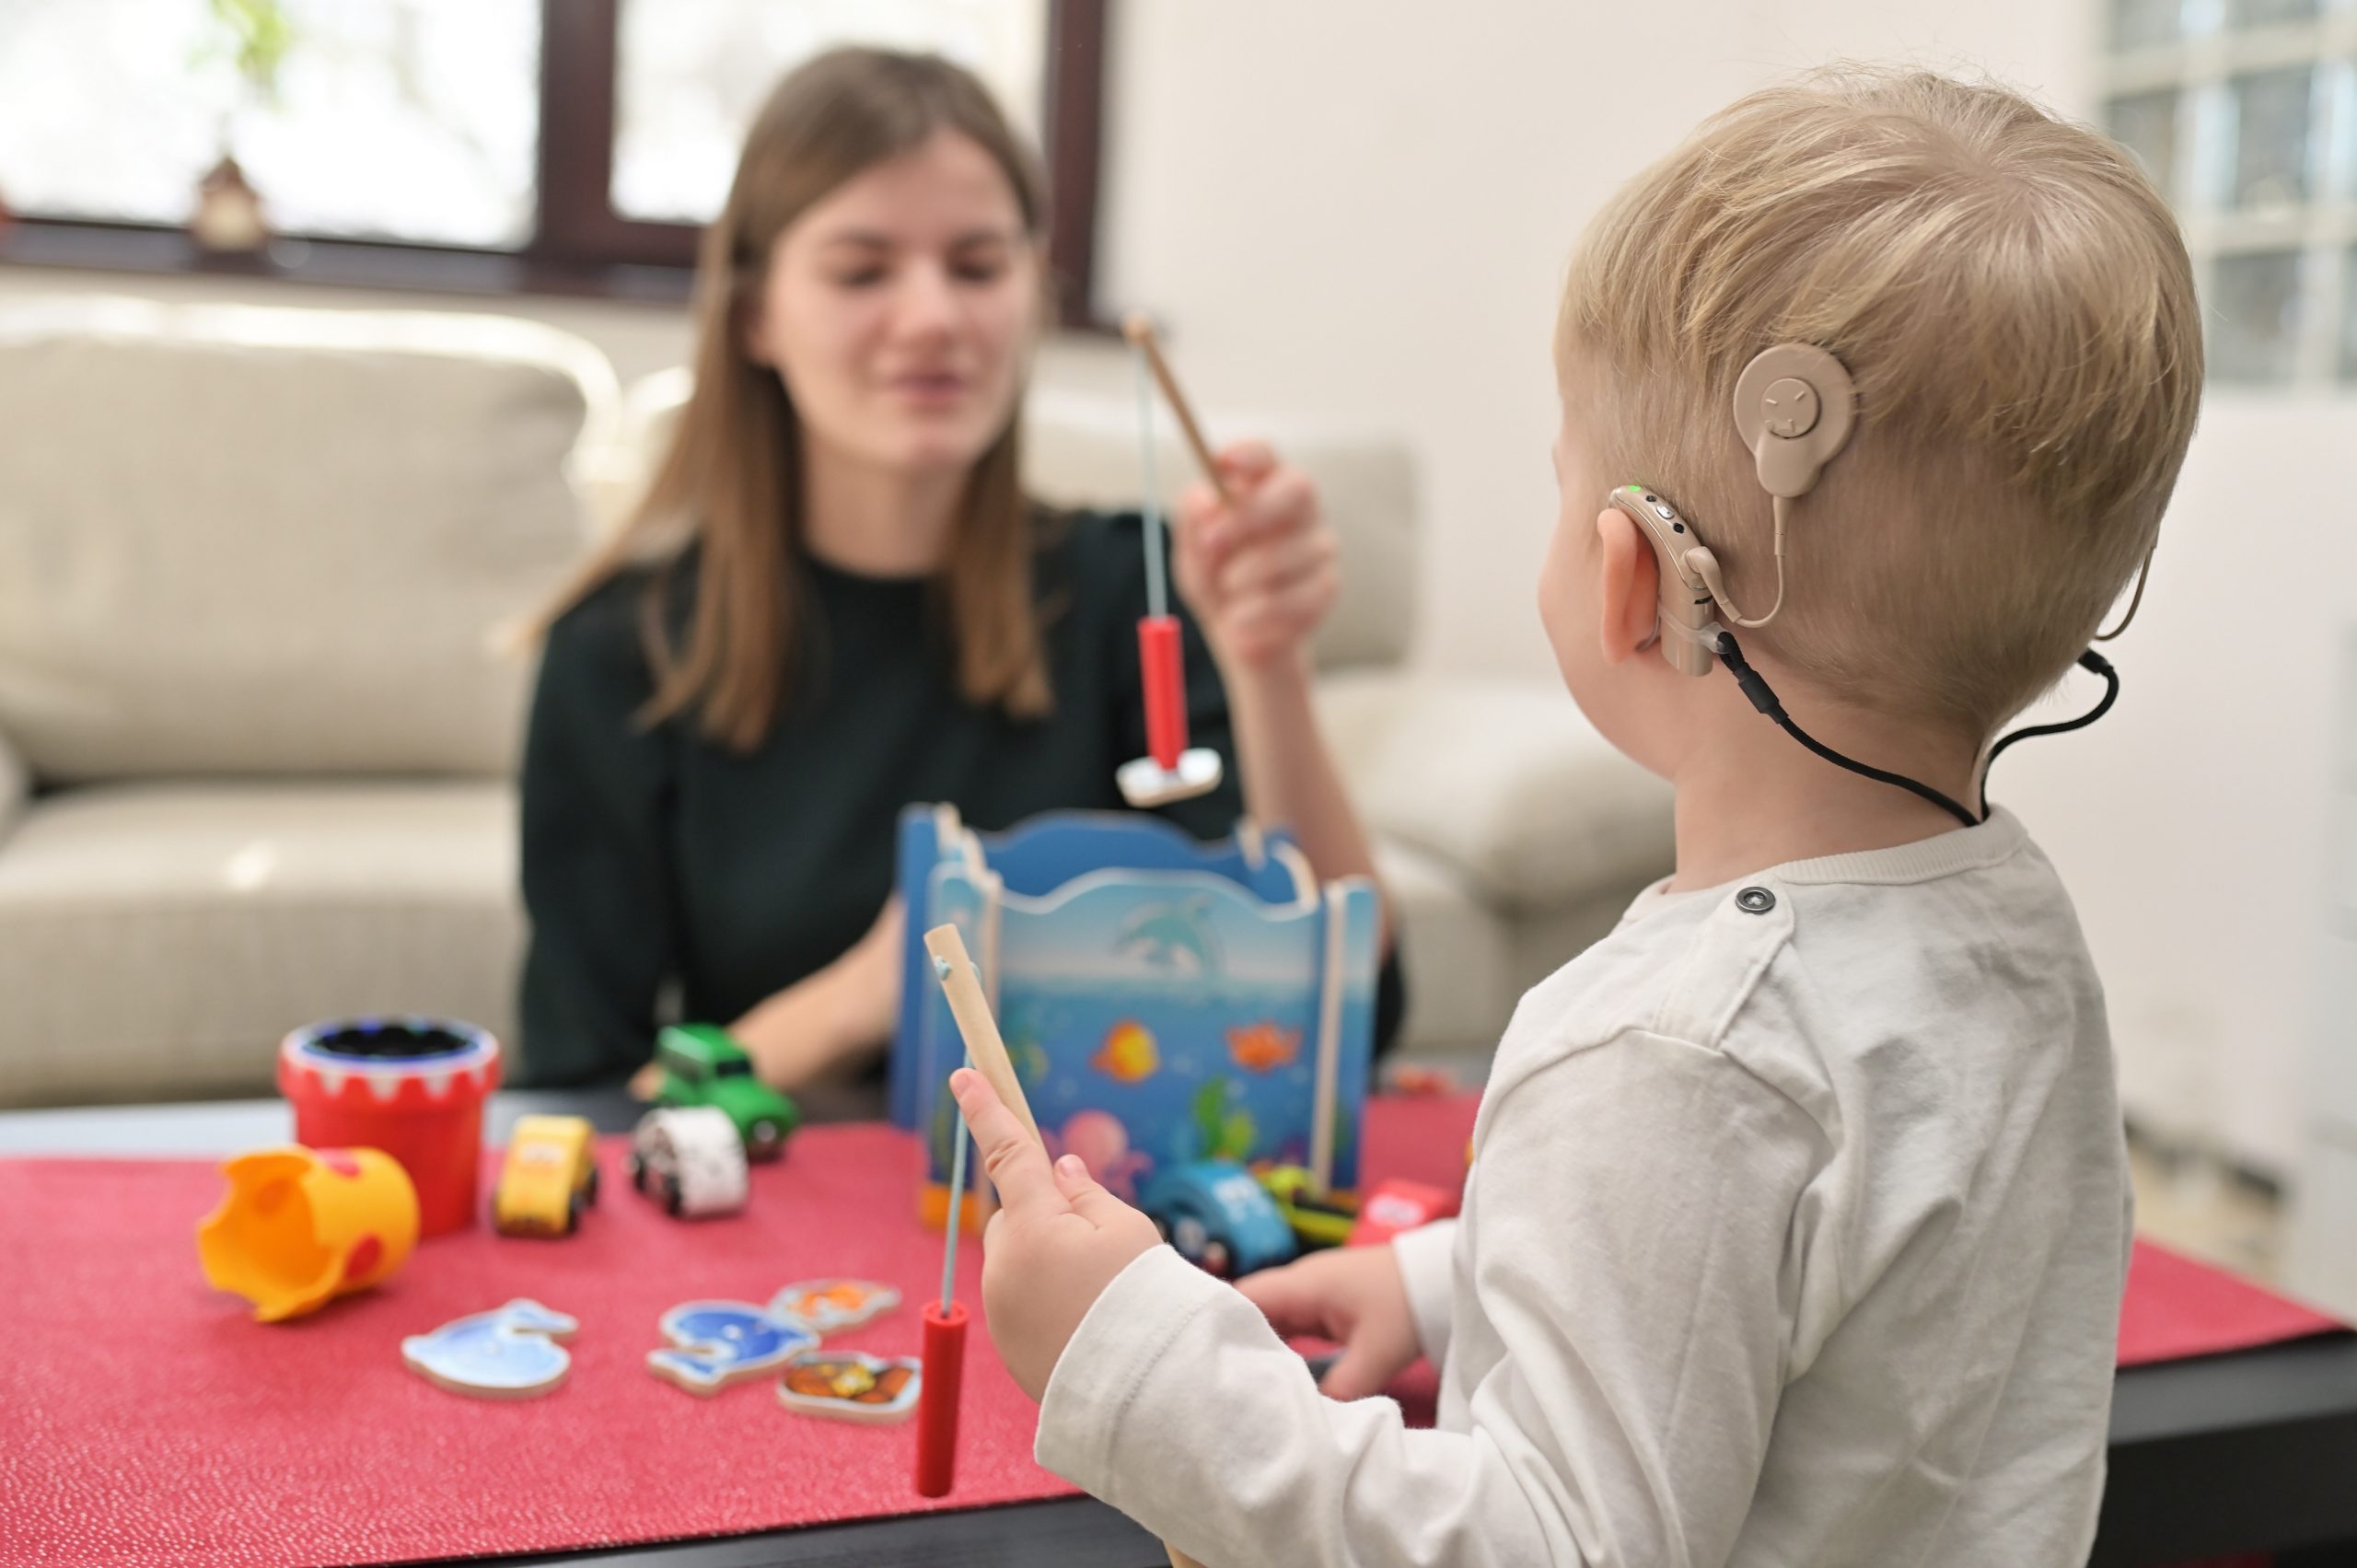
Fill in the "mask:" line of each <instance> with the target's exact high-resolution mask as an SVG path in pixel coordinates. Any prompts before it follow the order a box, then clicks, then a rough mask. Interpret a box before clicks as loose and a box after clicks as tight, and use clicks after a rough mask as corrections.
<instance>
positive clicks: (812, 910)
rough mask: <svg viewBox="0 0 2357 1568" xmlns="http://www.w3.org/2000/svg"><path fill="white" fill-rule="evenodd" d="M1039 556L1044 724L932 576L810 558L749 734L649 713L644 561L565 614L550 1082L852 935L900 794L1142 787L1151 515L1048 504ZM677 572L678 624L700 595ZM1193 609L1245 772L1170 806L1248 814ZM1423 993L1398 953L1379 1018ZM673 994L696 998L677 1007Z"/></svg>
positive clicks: (873, 895) (983, 812) (544, 994)
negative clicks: (971, 683)
mask: <svg viewBox="0 0 2357 1568" xmlns="http://www.w3.org/2000/svg"><path fill="white" fill-rule="evenodd" d="M1039 528H1040V535H1039V538H1040V543H1039V551H1038V553H1037V555H1036V557H1035V560H1036V565H1035V569H1034V583H1035V593H1036V595H1037V600H1038V603H1039V606H1040V612H1041V621H1042V628H1043V636H1044V638H1045V642H1046V658H1047V666H1048V673H1049V679H1050V684H1051V690H1052V691H1053V692H1054V708H1053V711H1052V712H1051V714H1049V715H1048V716H1047V717H1046V718H1044V719H1041V720H1038V721H1031V722H1025V721H1018V720H1016V719H1012V718H1010V717H1008V716H1007V715H1006V714H1004V711H1002V710H1000V709H998V708H995V707H992V708H977V707H975V706H973V705H971V704H970V703H967V702H966V701H965V699H964V698H963V697H962V696H961V695H960V694H959V693H958V686H957V679H956V672H955V668H954V663H953V659H954V649H953V648H952V646H951V645H950V644H949V641H948V638H947V635H946V631H945V630H944V629H943V628H941V627H940V626H939V625H938V617H937V616H936V615H935V614H934V613H933V609H932V594H931V592H930V590H929V586H928V582H927V580H926V579H924V578H918V577H911V578H879V577H866V576H861V575H856V574H853V573H850V572H844V571H841V570H837V569H835V568H832V567H829V566H826V565H824V564H822V563H819V562H816V561H811V562H808V563H807V584H808V589H809V591H808V593H807V598H806V599H805V602H806V603H807V605H809V606H810V607H811V609H812V610H815V612H816V613H815V614H813V615H810V616H808V617H807V618H805V620H804V621H803V623H802V624H803V626H804V627H805V628H806V630H805V632H804V633H802V635H803V648H804V650H805V652H804V656H803V658H802V660H801V662H800V664H799V665H798V667H797V668H798V669H799V670H800V671H801V672H802V673H801V675H800V676H799V677H798V678H797V679H796V681H795V689H794V690H793V691H791V692H790V693H789V695H788V698H787V700H786V701H785V703H784V704H783V705H782V708H781V711H780V714H779V715H778V718H777V720H776V722H775V723H774V724H773V725H772V726H771V729H770V733H769V735H768V737H767V738H765V739H764V740H763V741H762V742H761V746H760V748H759V749H756V750H755V751H753V752H751V753H750V754H749V755H743V756H740V755H737V753H735V752H733V751H731V750H729V749H726V748H725V747H723V746H722V745H720V744H719V743H718V742H716V741H714V740H712V739H710V738H707V737H706V736H704V735H703V734H702V731H701V729H700V728H699V727H698V724H697V721H696V719H695V718H694V716H693V714H692V713H690V714H682V715H678V716H674V717H672V718H669V719H667V720H665V721H663V722H662V723H659V724H657V725H655V726H652V727H649V726H644V724H642V723H641V722H640V721H639V720H638V719H637V717H636V716H635V715H636V714H637V713H638V712H639V710H640V709H641V708H642V707H643V706H644V703H646V702H647V700H648V698H649V697H650V696H651V695H652V693H653V691H654V677H653V672H652V670H651V668H650V667H649V666H648V663H647V660H646V655H645V650H644V645H643V644H642V643H641V641H640V633H639V627H640V616H641V604H642V601H643V598H644V594H645V592H646V590H647V586H648V582H649V576H648V574H647V573H646V572H644V571H639V572H632V573H625V574H623V575H620V576H617V577H616V578H614V579H613V580H612V581H610V582H609V583H606V584H605V585H603V586H602V587H599V588H598V590H597V591H596V592H594V593H593V594H591V595H590V597H589V598H586V599H585V600H584V601H583V602H582V603H581V604H579V605H577V606H575V608H574V609H573V610H568V611H567V612H566V613H565V614H564V615H563V617H561V618H560V619H559V620H558V621H557V622H556V624H555V625H554V626H553V627H552V628H551V630H550V633H549V637H548V644H547V648H546V650H545V653H544V655H543V657H542V660H541V665H540V682H539V687H538V690H537V691H536V692H535V694H534V697H533V701H532V714H531V722H530V727H529V730H528V734H527V738H526V742H525V751H524V776H523V812H524V822H523V872H524V902H525V905H526V907H527V909H528V912H529V913H530V915H531V923H532V940H531V948H530V953H529V956H528V958H527V959H526V962H525V967H524V985H523V1040H522V1041H521V1044H522V1052H521V1054H522V1059H523V1066H524V1069H525V1074H526V1076H527V1078H528V1081H529V1082H531V1083H533V1084H539V1085H549V1084H575V1083H585V1082H589V1081H592V1080H597V1079H601V1078H611V1077H619V1076H621V1074H626V1073H629V1072H631V1071H633V1069H635V1068H637V1067H638V1066H639V1065H640V1064H641V1063H644V1062H645V1061H646V1059H647V1057H648V1056H649V1055H650V1054H651V1053H652V1051H653V1049H654V1039H655V1029H656V1016H657V1006H658V1001H657V998H658V995H659V994H660V993H662V992H664V991H665V990H666V988H667V987H668V986H670V985H673V984H676V986H677V989H678V1004H677V1008H676V1016H679V1017H682V1018H688V1019H697V1020H706V1021H711V1022H715V1023H722V1024H726V1023H728V1022H729V1021H731V1020H733V1019H735V1018H737V1017H738V1016H741V1015H742V1014H744V1013H745V1012H747V1011H748V1010H749V1009H750V1008H751V1007H753V1006H754V1005H756V1004H758V1003H760V1002H761V1001H762V1000H763V999H764V998H766V997H768V996H770V995H772V993H776V992H778V991H780V990H783V989H784V988H785V987H786V986H788V985H791V984H793V983H794V982H795V981H798V980H801V979H802V978H803V977H805V976H807V975H808V974H811V973H812V972H814V971H816V970H819V969H822V968H824V967H825V966H826V965H828V964H829V963H831V962H832V961H833V960H834V959H835V958H839V957H841V956H842V953H843V952H844V951H845V950H847V949H848V948H849V947H851V946H852V944H853V943H854V942H856V941H857V940H858V939H859V938H860V937H861V936H862V935H865V933H866V931H867V929H868V928H869V926H871V925H872V924H873V923H875V920H876V915H877V912H878V911H879V910H881V909H882V908H883V907H884V902H885V900H886V899H887V898H888V897H889V896H890V893H891V890H892V871H893V856H894V851H895V840H896V832H897V823H898V819H899V816H900V808H901V807H904V806H906V805H908V804H910V803H911V802H915V801H924V802H934V801H947V802H949V803H951V804H952V805H954V806H956V807H957V808H958V815H959V816H960V817H961V818H962V819H964V820H965V821H966V822H967V823H968V824H969V825H970V826H973V827H976V828H979V829H982V830H999V829H1004V828H1006V827H1009V826H1011V825H1012V824H1014V823H1015V822H1016V821H1019V820H1020V819H1023V818H1026V817H1029V816H1032V815H1034V814H1036V813H1038V812H1040V811H1046V810H1051V809H1057V808H1096V809H1102V810H1120V809H1124V808H1125V807H1124V804H1123V802H1122V800H1121V797H1120V791H1119V790H1118V789H1117V788H1116V787H1115V785H1114V782H1113V772H1114V770H1115V769H1116V768H1117V767H1118V766H1120V764H1121V763H1123V762H1126V761H1129V760H1130V759H1132V758H1133V757H1137V756H1141V755H1143V754H1144V751H1145V749H1146V746H1145V715H1144V700H1143V698H1142V696H1141V694H1140V684H1139V672H1138V648H1137V630H1136V628H1137V621H1138V618H1139V617H1140V616H1141V615H1143V614H1144V612H1145V571H1144V551H1143V547H1142V543H1141V531H1142V530H1141V525H1140V523H1139V520H1138V519H1137V518H1136V517H1111V518H1108V517H1096V516H1092V515H1086V514H1083V515H1075V516H1070V517H1043V518H1042V519H1041V522H1040V525H1039ZM693 570H694V563H693V561H692V560H690V561H688V562H685V563H681V565H680V567H679V570H678V571H677V572H676V573H675V574H674V579H675V583H676V585H677V587H678V588H679V592H678V593H677V595H676V597H675V598H674V600H673V606H674V627H675V633H674V634H675V637H676V636H678V635H679V629H681V628H683V625H684V616H685V615H686V613H687V607H688V606H691V604H692V603H693V599H694V595H693V581H692V579H693ZM1172 606H1173V612H1174V613H1176V614H1177V615H1179V618H1180V620H1181V621H1182V622H1183V624H1184V635H1185V645H1186V666H1187V706H1188V725H1189V731H1190V744H1193V745H1197V746H1207V747H1210V748H1212V749H1214V750H1217V751H1218V752H1219V753H1220V754H1221V756H1222V757H1223V758H1224V759H1225V760H1226V761H1227V762H1228V764H1229V765H1228V768H1227V772H1226V776H1225V779H1224V780H1223V781H1222V783H1221V784H1220V787H1219V788H1218V789H1216V790H1214V791H1213V792H1212V793H1211V794H1209V795H1206V796H1201V797H1199V798H1197V799H1194V800H1190V801H1183V802H1180V803H1179V804H1178V805H1175V806H1171V807H1167V808H1166V809H1164V810H1163V812H1162V813H1161V815H1163V816H1165V817H1167V818H1168V819H1170V820H1172V821H1173V822H1175V823H1177V824H1178V825H1179V826H1180V827H1182V828H1185V829H1186V830H1189V831H1190V832H1192V833H1193V834H1195V835H1196V836H1197V837H1199V838H1206V839H1216V838H1223V837H1225V836H1226V835H1227V834H1228V833H1229V832H1231V831H1232V830H1234V828H1235V825H1236V820H1237V817H1238V816H1240V815H1241V814H1242V811H1243V797H1242V794H1241V791H1240V787H1239V784H1238V781H1237V772H1236V767H1235V761H1234V760H1235V745H1234V739H1233V737H1232V734H1231V731H1230V728H1229V722H1228V711H1227V695H1226V692H1225V690H1223V688H1222V687H1221V684H1220V679H1219V672H1218V669H1217V668H1216V667H1214V665H1213V662H1212V658H1211V654H1210V651H1209V650H1208V649H1207V648H1206V647H1205V646H1204V645H1203V642H1202V635H1201V633H1199V632H1198V630H1197V629H1196V627H1195V624H1194V622H1193V621H1192V619H1191V618H1190V617H1189V616H1188V615H1187V613H1186V611H1185V610H1184V608H1183V607H1182V606H1180V605H1179V603H1178V600H1177V598H1176V597H1175V596H1174V597H1173V599H1172ZM1402 999H1403V993H1402V988H1401V985H1400V982H1399V972H1398V965H1397V963H1396V962H1393V961H1390V960H1387V961H1386V963H1385V965H1384V970H1383V981H1382V986H1381V993H1380V996H1379V999H1378V1005H1377V1007H1376V1038H1377V1040H1379V1041H1387V1040H1389V1038H1390V1036H1391V1034H1392V1033H1393V1031H1394V1030H1395V1029H1396V1028H1397V1025H1398V1020H1399V1014H1400V1012H1401V1008H1402ZM665 1012H666V1013H667V1015H668V1014H669V1013H671V1012H672V1009H668V1008H667V1009H665Z"/></svg>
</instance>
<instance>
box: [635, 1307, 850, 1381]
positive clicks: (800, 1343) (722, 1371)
mask: <svg viewBox="0 0 2357 1568" xmlns="http://www.w3.org/2000/svg"><path fill="white" fill-rule="evenodd" d="M657 1326H658V1327H659V1328H661V1329H662V1330H663V1337H664V1338H665V1339H667V1340H668V1341H670V1342H671V1343H672V1344H673V1345H674V1346H675V1347H677V1348H675V1349H671V1350H655V1351H649V1352H647V1353H646V1369H647V1370H648V1371H649V1372H652V1373H654V1374H655V1375H656V1376H657V1377H661V1378H664V1379H665V1380H667V1381H668V1382H672V1383H677V1384H678V1385H679V1387H680V1388H685V1389H686V1390H687V1391H688V1392H689V1393H691V1394H716V1393H718V1392H719V1391H720V1390H721V1389H722V1388H725V1387H726V1386H727V1385H728V1384H730V1383H734V1382H736V1381H737V1380H738V1379H740V1378H745V1377H758V1376H761V1374H762V1373H764V1372H771V1371H774V1370H776V1369H777V1368H779V1367H781V1366H784V1365H785V1364H786V1363H787V1362H788V1361H790V1360H791V1359H793V1357H794V1355H795V1353H796V1352H798V1351H805V1350H807V1349H809V1348H810V1347H811V1346H812V1345H815V1344H817V1343H818V1342H819V1336H818V1335H816V1334H814V1333H812V1332H811V1331H810V1330H808V1329H807V1328H805V1327H804V1326H803V1325H802V1324H800V1323H798V1322H795V1321H794V1320H793V1319H792V1318H784V1317H781V1316H779V1315H778V1314H776V1313H773V1312H771V1311H769V1310H768V1309H767V1308H765V1307H756V1306H754V1305H753V1304H752V1303H751V1302H749V1301H683V1302H681V1303H680V1304H679V1306H677V1307H672V1308H671V1309H670V1310H669V1311H668V1312H666V1313H664V1314H663V1317H662V1318H661V1319H660V1321H659V1323H658V1325H657Z"/></svg>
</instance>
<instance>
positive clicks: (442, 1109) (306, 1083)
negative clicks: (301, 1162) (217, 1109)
mask: <svg viewBox="0 0 2357 1568" xmlns="http://www.w3.org/2000/svg"><path fill="white" fill-rule="evenodd" d="M498 1086H499V1042H498V1041H497V1040H494V1039H493V1038H492V1037H491V1035H490V1034H488V1033H487V1032H485V1031H484V1030H482V1029H479V1028H475V1027H474V1026H473V1025H471V1024H462V1023H458V1022H455V1021H453V1020H449V1019H437V1018H351V1019H331V1020H330V1021H329V1022H326V1023H321V1024H313V1025H311V1026H310V1027H309V1028H301V1029H296V1031H295V1032H294V1033H293V1034H290V1035H288V1036H287V1037H286V1039H285V1041H284V1043H283V1044H282V1045H281V1046H280V1047H279V1051H278V1087H279V1091H280V1092H281V1093H283V1094H284V1095H285V1097H286V1098H287V1100H288V1102H289V1103H290V1104H292V1105H293V1106H294V1108H295V1139H296V1142H297V1143H300V1144H308V1146H310V1147H312V1148H315V1149H322V1148H343V1149H354V1148H367V1149H382V1150H384V1151H385V1153H387V1154H389V1155H390V1156H392V1157H393V1158H394V1159H395V1160H396V1161H398V1162H399V1163H400V1165H401V1168H402V1169H403V1170H406V1171H407V1172H409V1179H410V1181H411V1184H412V1185H413V1186H414V1187H415V1188H416V1189H417V1207H418V1235H419V1236H421V1237H427V1236H440V1235H443V1234H445V1233H446V1232H448V1231H454V1230H463V1229H465V1228H466V1227H467V1226H468V1225H471V1224H473V1223H474V1215H475V1207H476V1204H475V1196H476V1186H477V1180H478V1171H479V1167H480V1164H481V1161H482V1102H483V1097H484V1096H486V1095H488V1094H490V1093H491V1091H492V1090H493V1089H494V1088H496V1087H498Z"/></svg>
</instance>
